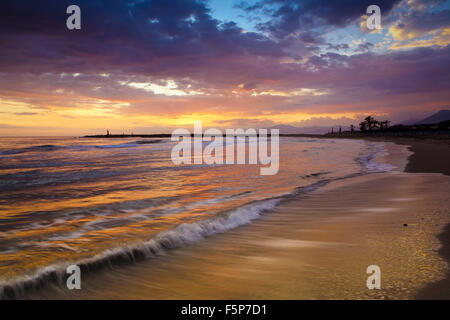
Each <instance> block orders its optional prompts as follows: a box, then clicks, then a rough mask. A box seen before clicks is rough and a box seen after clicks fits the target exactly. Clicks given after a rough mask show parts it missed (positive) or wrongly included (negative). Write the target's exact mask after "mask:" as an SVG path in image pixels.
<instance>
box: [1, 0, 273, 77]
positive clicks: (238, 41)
mask: <svg viewBox="0 0 450 320" xmlns="http://www.w3.org/2000/svg"><path fill="white" fill-rule="evenodd" d="M70 4H77V5H79V6H80V8H81V15H82V29H81V30H79V31H69V30H68V29H67V28H66V19H67V17H68V15H67V14H66V8H67V7H68V6H69V5H70ZM167 4H168V2H167V1H163V0H149V1H137V0H136V1H133V0H125V1H107V0H85V1H75V2H74V1H72V0H70V1H66V0H58V1H56V0H55V1H42V0H39V1H38V0H26V1H25V0H16V1H6V0H1V1H0V44H1V45H2V50H1V53H0V67H1V68H2V69H3V70H8V71H21V72H23V71H28V72H62V71H67V72H80V71H83V70H86V71H87V70H91V71H94V70H111V69H112V70H114V69H116V70H119V69H120V72H137V73H139V72H143V73H146V72H147V73H148V72H152V73H155V74H157V73H160V72H161V73H164V72H167V71H168V70H171V71H172V72H174V73H177V72H178V73H180V76H183V75H184V76H189V69H190V70H191V71H193V70H195V69H196V68H198V64H199V63H200V62H202V63H204V64H205V65H208V63H213V62H212V61H211V60H214V59H215V60H216V61H217V59H219V60H220V59H221V58H223V59H227V60H230V59H232V58H233V57H241V56H252V55H254V56H281V55H282V50H281V48H279V47H277V46H276V45H274V43H273V42H272V41H271V40H269V39H267V38H265V37H264V36H262V35H259V34H256V33H242V32H241V31H242V30H241V29H240V28H238V27H237V26H236V25H235V24H234V23H227V24H221V23H220V21H217V20H215V19H213V18H212V17H211V15H210V13H209V10H208V9H207V7H206V6H205V4H204V3H203V2H200V1H194V0H173V1H170V5H167Z"/></svg>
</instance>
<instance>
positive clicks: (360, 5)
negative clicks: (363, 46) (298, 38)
mask: <svg viewBox="0 0 450 320" xmlns="http://www.w3.org/2000/svg"><path fill="white" fill-rule="evenodd" d="M399 2H401V0H379V1H376V3H374V1H373V0H358V1H355V0H339V1H336V0H305V1H299V0H262V1H260V2H258V3H257V4H256V5H255V4H253V5H249V4H246V3H245V2H242V3H240V5H239V7H240V8H242V9H244V10H245V11H247V12H252V11H255V10H260V11H261V12H262V13H265V14H267V15H269V16H270V17H271V18H272V19H271V20H270V21H269V22H267V23H261V24H259V25H258V26H259V28H260V29H261V30H263V31H267V32H270V33H271V34H273V35H275V36H277V37H284V36H286V35H288V34H290V33H292V32H295V31H298V30H301V29H305V28H314V27H321V26H335V27H343V26H345V25H347V24H349V23H352V22H354V21H355V19H357V18H358V17H360V16H362V15H363V14H365V13H366V10H367V7H368V6H370V5H372V4H376V5H378V6H379V7H380V9H381V12H382V14H383V15H388V14H389V12H390V11H391V10H392V8H393V7H394V6H395V5H396V4H397V3H399Z"/></svg>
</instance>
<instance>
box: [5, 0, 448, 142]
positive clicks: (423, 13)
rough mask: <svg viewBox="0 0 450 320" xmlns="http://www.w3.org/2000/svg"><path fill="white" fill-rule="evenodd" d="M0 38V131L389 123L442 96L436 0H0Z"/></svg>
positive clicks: (444, 39) (440, 101)
mask: <svg viewBox="0 0 450 320" xmlns="http://www.w3.org/2000/svg"><path fill="white" fill-rule="evenodd" d="M71 4H77V5H78V6H80V8H81V23H82V25H81V26H82V29H81V30H72V31H71V30H68V29H67V28H66V19H67V17H68V16H69V15H68V14H66V8H67V7H68V6H69V5H71ZM372 4H376V5H378V6H380V8H381V15H382V29H381V30H375V31H371V30H368V29H367V27H366V25H365V21H366V18H367V17H366V16H365V12H366V9H367V7H368V6H369V5H372ZM0 43H1V47H0V135H2V136H4V135H9V136H10V135H83V134H96V133H104V132H105V131H106V128H109V129H110V130H111V131H112V133H122V132H123V131H125V132H131V131H133V132H134V133H157V132H167V133H170V132H171V130H173V129H174V128H176V127H180V126H181V127H188V128H190V127H191V126H192V124H193V121H194V120H203V121H204V124H205V125H206V126H210V127H219V128H225V127H230V128H234V127H255V128H259V127H269V126H273V125H274V124H281V123H282V124H291V125H295V126H332V125H348V124H351V123H353V124H357V123H358V122H359V121H360V119H361V118H362V117H363V116H365V115H368V114H372V115H375V116H376V117H380V118H388V119H391V120H392V121H393V122H394V123H395V122H396V121H402V120H407V119H411V118H413V119H417V118H419V119H420V118H423V117H425V116H428V115H430V114H432V113H434V112H436V111H438V110H441V109H448V106H449V101H450V90H449V88H450V83H449V82H450V81H449V80H450V77H449V71H450V47H449V46H448V45H449V43H450V1H440V0H384V1H382V0H369V1H366V0H354V1H347V0H335V1H331V0H297V1H291V0H286V1H281V0H247V1H240V0H237V1H232V0H208V1H201V0H197V1H194V0H164V1H163V0H155V1H153V0H123V1H115V0H114V1H113V0H85V1H81V0H70V1H66V0H53V1H49V0H14V1H12V0H0Z"/></svg>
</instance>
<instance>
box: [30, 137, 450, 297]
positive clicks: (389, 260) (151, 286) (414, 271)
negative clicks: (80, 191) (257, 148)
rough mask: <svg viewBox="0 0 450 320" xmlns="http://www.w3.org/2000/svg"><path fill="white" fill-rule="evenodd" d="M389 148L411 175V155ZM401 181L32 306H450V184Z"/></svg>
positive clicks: (349, 190) (314, 205) (106, 275)
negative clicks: (298, 302) (178, 302)
mask: <svg viewBox="0 0 450 320" xmlns="http://www.w3.org/2000/svg"><path fill="white" fill-rule="evenodd" d="M388 147H389V148H388V149H389V153H390V154H389V155H388V156H387V157H389V158H390V161H391V163H395V164H396V165H397V166H398V167H399V168H400V169H401V168H403V167H404V166H405V165H406V162H405V153H404V150H403V149H401V148H398V147H395V146H393V145H390V144H389V145H388ZM411 158H412V159H413V157H411ZM400 171H401V170H399V171H397V172H394V173H386V174H370V175H366V176H362V177H357V178H351V179H347V180H341V181H335V182H332V183H330V184H329V185H327V186H325V187H323V188H320V189H318V190H316V191H313V192H312V193H310V194H305V195H302V196H299V197H297V198H296V199H293V200H290V201H287V202H285V203H283V204H282V205H281V206H280V207H278V208H277V209H276V210H275V211H274V212H271V213H268V214H266V215H264V216H263V217H262V218H261V219H259V220H257V221H254V222H253V223H252V224H251V225H247V226H244V227H239V228H237V229H235V230H232V231H229V232H227V233H224V234H218V235H215V236H211V237H209V238H208V239H207V240H205V241H201V242H199V243H196V244H193V245H190V246H187V247H184V248H181V249H177V250H170V251H168V252H167V253H165V254H164V255H161V256H159V257H157V258H156V259H151V260H148V261H145V262H141V263H138V264H135V265H129V266H121V267H116V268H114V269H111V270H105V271H104V272H101V273H100V274H95V275H88V276H86V278H84V279H83V289H82V290H80V291H77V292H75V291H73V292H70V293H67V290H64V289H60V288H55V289H53V290H48V291H47V290H46V291H45V292H41V293H40V294H39V295H38V296H32V297H31V298H80V299H413V298H424V299H426V298H432V297H438V298H445V296H443V295H442V294H445V293H447V292H448V291H449V290H448V289H449V286H448V280H445V279H446V274H447V272H448V263H447V261H446V260H445V256H443V255H442V254H443V253H446V254H448V246H447V244H448V242H446V246H444V247H443V248H444V249H442V245H441V242H440V240H448V237H447V238H445V237H443V236H441V238H440V240H439V238H438V235H439V234H441V233H442V231H443V230H444V228H445V226H446V225H447V224H449V223H450V215H449V213H450V208H449V201H448V200H449V197H448V190H449V186H450V177H448V176H445V175H442V174H429V173H428V174H423V173H403V172H400ZM405 224H406V225H407V226H405ZM447 230H448V229H447ZM444 234H445V233H444ZM446 234H448V232H447V233H446ZM439 250H441V251H439ZM447 257H448V256H447ZM369 265H378V266H379V267H380V268H381V290H369V289H367V287H366V279H367V277H368V276H369V275H368V274H366V268H367V267H368V266H369ZM447 279H448V278H447Z"/></svg>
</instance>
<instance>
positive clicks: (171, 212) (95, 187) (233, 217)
mask: <svg viewBox="0 0 450 320" xmlns="http://www.w3.org/2000/svg"><path fill="white" fill-rule="evenodd" d="M174 144H175V143H174V142H170V140H169V139H139V138H129V139H128V138H127V139H87V138H54V137H52V138H0V287H1V288H2V289H0V291H2V292H1V293H2V294H11V292H12V291H14V290H16V293H17V294H20V291H21V290H25V289H27V288H28V287H30V286H33V285H35V284H39V283H43V282H46V281H57V279H58V278H59V277H62V275H63V274H64V272H65V267H66V266H67V265H70V264H74V263H75V264H78V265H80V266H81V267H82V268H84V269H83V270H88V269H89V270H92V269H95V267H102V266H103V265H105V264H108V265H110V264H115V263H118V264H120V263H122V262H123V261H127V262H130V261H131V262H132V261H133V260H136V259H145V258H147V257H150V256H153V255H155V254H157V253H158V252H160V251H161V250H168V249H170V248H175V247H181V246H183V245H186V244H189V243H193V242H197V241H208V240H207V237H208V236H209V235H212V234H215V233H222V232H226V231H227V230H230V229H233V228H236V227H238V226H240V225H245V224H249V223H251V222H252V220H254V219H257V218H258V217H259V216H260V215H261V214H263V213H265V212H267V211H269V210H271V209H273V208H274V207H276V206H277V204H278V203H280V201H282V200H283V199H285V198H289V197H292V196H294V195H296V194H299V193H303V192H308V191H311V190H314V189H316V188H320V187H321V186H322V185H324V184H326V183H328V182H330V181H333V180H336V179H342V178H346V177H351V176H355V175H361V174H367V173H370V172H380V171H389V170H392V169H393V167H392V166H391V165H388V164H383V163H378V162H377V157H378V156H379V155H381V154H382V153H383V152H385V151H384V150H383V148H382V146H381V145H379V144H375V143H371V142H367V141H360V140H345V139H336V140H332V139H311V138H288V137H282V138H280V169H279V172H278V174H276V175H273V176H261V175H260V174H259V172H260V171H259V166H258V165H211V166H210V165H206V164H205V165H203V164H202V165H181V166H177V165H174V164H173V163H172V162H171V159H170V152H171V149H172V147H173V146H174ZM55 279H56V280H55Z"/></svg>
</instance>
